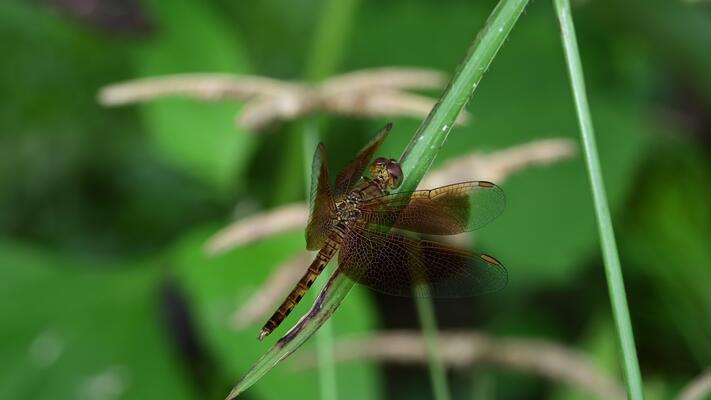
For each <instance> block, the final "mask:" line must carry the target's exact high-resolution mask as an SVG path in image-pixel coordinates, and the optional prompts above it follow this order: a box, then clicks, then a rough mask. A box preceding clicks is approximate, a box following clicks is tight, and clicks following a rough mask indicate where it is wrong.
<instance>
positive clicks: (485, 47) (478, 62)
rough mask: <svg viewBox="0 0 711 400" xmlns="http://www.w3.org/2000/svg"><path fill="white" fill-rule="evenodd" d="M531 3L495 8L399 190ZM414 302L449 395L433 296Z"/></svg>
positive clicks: (416, 173) (410, 157) (405, 159)
mask: <svg viewBox="0 0 711 400" xmlns="http://www.w3.org/2000/svg"><path fill="white" fill-rule="evenodd" d="M527 3H528V1H526V0H510V1H506V0H502V1H500V2H499V4H498V5H497V6H496V8H495V9H494V11H493V12H492V13H491V15H490V16H489V18H488V19H487V21H486V24H485V25H484V28H483V29H482V30H481V32H479V35H478V36H477V37H476V39H475V40H474V43H473V44H472V46H471V48H470V49H469V54H468V55H467V57H466V58H465V59H464V62H463V63H462V64H461V65H460V66H459V69H458V71H457V73H456V74H455V76H454V78H453V80H452V83H451V85H450V86H449V88H448V89H447V91H445V93H444V94H443V95H442V97H441V98H440V99H439V101H438V102H437V105H436V106H435V108H434V109H433V110H432V112H431V113H430V114H429V115H428V116H427V118H426V119H425V121H424V122H423V123H422V125H420V127H419V129H418V130H417V132H416V133H415V137H414V138H413V140H412V141H410V144H409V146H408V147H407V149H405V152H404V153H403V155H402V157H401V159H400V162H401V163H402V169H403V174H404V177H405V179H404V181H403V184H402V186H401V187H400V190H401V191H412V190H415V189H416V188H417V185H418V183H419V182H420V180H422V177H423V176H424V175H425V173H426V172H427V170H429V168H430V166H431V165H432V162H433V161H434V159H435V157H436V156H437V153H438V152H439V149H440V147H441V146H442V144H443V143H444V142H445V140H446V139H447V135H448V134H449V132H450V130H451V129H452V126H453V125H454V121H455V119H456V118H457V116H458V115H459V113H460V112H461V111H462V109H463V108H464V106H465V105H466V104H467V102H468V101H469V98H470V97H471V95H472V94H473V93H474V91H475V90H476V88H477V86H478V85H479V82H480V81H481V78H482V76H484V73H485V72H486V70H487V69H488V68H489V65H490V64H491V61H492V60H493V59H494V56H496V53H497V52H498V51H499V48H501V45H502V44H503V42H504V40H505V39H506V37H507V36H508V34H509V32H510V31H511V29H512V28H513V26H514V24H515V23H516V21H517V20H518V17H519V15H521V12H523V9H524V8H525V7H526V4H527ZM415 305H416V307H417V314H418V318H419V320H420V325H421V327H422V333H423V335H424V339H425V345H426V349H427V358H428V363H427V364H428V367H429V372H430V378H431V380H432V389H433V392H434V398H435V399H436V400H448V399H449V398H450V396H449V393H450V391H449V388H448V385H447V376H446V374H445V370H444V366H443V365H442V360H441V357H440V355H439V351H438V346H437V342H438V341H437V320H436V317H435V315H434V307H433V305H432V300H431V299H429V298H425V297H421V298H420V297H418V298H416V300H415Z"/></svg>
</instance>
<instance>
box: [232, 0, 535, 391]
mask: <svg viewBox="0 0 711 400" xmlns="http://www.w3.org/2000/svg"><path fill="white" fill-rule="evenodd" d="M527 3H528V0H502V1H501V2H500V3H499V4H498V5H497V6H496V8H495V9H494V11H493V12H492V14H491V15H490V17H489V19H488V20H487V22H486V25H485V26H484V28H483V29H482V31H481V32H480V33H479V35H478V36H477V38H476V39H475V41H474V43H473V45H472V47H471V48H470V50H469V52H468V54H467V56H466V58H465V59H464V63H463V64H462V65H461V66H460V68H459V69H458V71H457V73H456V74H455V76H454V78H453V81H452V83H451V85H450V86H449V87H448V88H447V89H446V90H445V92H444V94H443V95H442V97H441V98H440V100H439V102H438V103H437V105H436V106H435V108H434V109H433V110H432V111H431V112H430V115H429V116H428V117H427V118H426V119H425V121H424V122H423V123H422V125H421V126H420V128H419V129H418V130H417V132H416V133H415V135H414V137H413V139H412V140H411V141H410V144H409V145H408V147H407V149H406V150H405V153H404V154H403V156H402V158H401V162H402V167H403V171H405V180H404V181H403V184H402V186H401V187H400V190H402V191H405V190H412V189H414V188H415V187H416V186H417V184H418V183H419V181H420V180H421V179H422V177H423V176H424V175H425V173H426V172H427V170H428V169H429V167H430V165H431V164H432V161H433V160H434V158H435V156H436V154H437V152H438V151H439V148H440V147H441V145H442V143H444V141H445V139H446V138H447V135H448V134H449V131H450V130H451V127H452V125H453V124H454V121H455V119H456V117H457V115H459V112H460V111H461V110H462V109H463V108H464V106H465V104H466V103H467V101H468V100H469V97H470V96H471V94H472V93H473V92H474V90H475V89H476V87H477V85H478V83H479V81H480V80H481V77H482V76H483V74H484V72H485V71H486V69H487V68H488V67H489V64H491V61H492V60H493V58H494V56H496V53H497V52H498V50H499V48H500V47H501V45H502V44H503V42H504V40H505V39H506V37H507V36H508V33H509V32H510V31H511V28H512V27H513V25H514V24H515V22H516V20H517V19H518V17H519V15H520V14H521V12H522V11H523V9H524V7H525V6H526V4H527ZM353 285H354V282H353V281H352V280H351V279H349V278H348V277H346V276H345V275H343V274H342V273H340V271H339V270H338V269H336V271H335V272H334V273H333V274H332V275H331V277H330V278H329V280H328V282H327V283H326V285H325V287H324V289H323V290H322V291H321V293H319V295H318V297H317V298H316V301H315V302H314V304H313V306H312V307H311V309H310V310H309V312H308V313H307V314H306V315H304V316H303V317H302V318H301V319H300V320H299V321H298V322H297V323H296V325H294V326H293V327H292V328H291V329H290V330H289V331H288V332H287V333H286V334H285V335H284V336H283V337H282V338H281V339H279V340H278V341H277V342H276V343H275V344H274V346H273V347H272V348H270V349H269V350H268V351H267V353H265V354H264V355H263V356H262V357H261V358H260V359H259V360H258V361H257V362H256V364H255V365H254V366H253V367H252V369H250V370H249V371H248V372H247V374H246V375H245V376H244V377H243V378H242V380H241V381H240V382H238V383H237V385H236V386H235V388H234V389H233V390H232V392H231V393H230V395H229V396H228V399H233V398H235V397H236V396H237V395H239V394H240V393H242V392H244V391H245V390H246V389H247V388H249V387H250V386H252V385H253V384H255V383H256V382H257V381H258V380H259V379H260V378H261V377H262V376H264V375H265V374H266V373H267V372H269V370H271V369H272V368H273V367H274V366H276V365H277V364H278V363H279V362H281V361H282V360H283V359H285V358H286V357H288V356H289V355H291V354H292V353H293V352H294V351H295V350H296V349H298V348H299V347H300V346H301V345H302V344H303V343H304V342H306V340H307V339H308V338H310V337H311V335H313V334H314V333H315V332H316V331H317V330H318V329H319V327H320V326H321V325H322V324H323V323H324V322H326V321H327V320H328V319H329V318H330V316H331V315H333V313H334V312H335V311H336V310H337V309H338V306H339V305H340V304H341V302H342V301H343V299H344V298H345V296H346V295H347V294H348V292H349V291H350V290H351V289H352V288H353ZM430 307H431V304H430ZM425 311H426V312H427V313H429V314H430V316H431V317H432V318H431V321H432V323H431V324H428V325H431V326H430V328H426V332H427V331H428V330H429V332H436V327H435V323H434V313H433V312H432V309H431V308H430V309H429V311H427V310H425ZM427 318H428V316H425V320H424V321H427ZM433 337H436V336H433ZM436 349H437V348H436V346H434V348H433V351H436ZM442 373H443V372H442Z"/></svg>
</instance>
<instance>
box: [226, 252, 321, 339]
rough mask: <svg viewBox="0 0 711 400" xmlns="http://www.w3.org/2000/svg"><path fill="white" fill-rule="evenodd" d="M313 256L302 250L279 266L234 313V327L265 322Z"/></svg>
mask: <svg viewBox="0 0 711 400" xmlns="http://www.w3.org/2000/svg"><path fill="white" fill-rule="evenodd" d="M312 257H313V255H312V254H311V253H310V252H308V251H301V252H299V253H297V254H296V255H295V256H293V257H291V258H290V259H288V260H287V261H286V262H284V263H283V264H282V265H280V266H278V267H277V268H276V269H275V270H274V271H273V272H272V274H271V275H270V276H269V278H267V281H266V282H265V283H264V284H263V285H262V286H260V288H259V291H257V292H256V293H254V294H253V295H252V297H250V298H249V300H248V301H247V302H245V305H244V306H243V307H241V308H240V309H239V310H238V311H237V312H235V313H234V314H233V315H232V318H231V320H232V327H233V328H234V329H237V330H242V329H245V328H247V327H249V326H250V325H252V324H253V323H256V322H263V321H262V320H263V319H264V318H265V316H266V315H268V314H269V313H270V312H272V311H274V309H275V308H276V307H277V306H278V305H279V301H281V299H283V298H284V295H285V294H286V293H288V292H289V291H290V290H291V289H292V288H293V287H294V286H295V285H296V283H297V282H298V281H299V278H301V276H302V275H303V274H304V266H305V265H308V264H309V262H310V261H311V258H312Z"/></svg>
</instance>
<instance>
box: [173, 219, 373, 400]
mask: <svg viewBox="0 0 711 400" xmlns="http://www.w3.org/2000/svg"><path fill="white" fill-rule="evenodd" d="M213 232H214V228H205V229H199V230H196V231H194V232H193V233H191V234H189V235H187V236H186V237H185V239H184V240H183V241H181V242H179V243H178V244H176V246H175V247H174V251H173V253H172V254H173V256H172V257H171V261H170V262H171V264H172V265H174V266H175V268H176V271H177V274H178V277H179V279H180V282H181V284H182V286H183V287H184V288H185V290H186V292H187V293H188V297H189V299H190V301H191V304H194V308H195V311H196V314H197V316H198V318H199V320H198V321H197V322H198V325H199V328H200V330H201V332H202V334H203V335H204V337H205V338H206V339H207V343H208V346H209V347H210V351H211V352H212V353H213V354H214V357H216V358H217V359H218V360H219V361H220V363H221V365H223V366H224V367H225V368H226V369H227V372H228V376H230V377H232V378H233V379H237V378H239V377H241V376H242V375H243V374H244V373H245V372H246V371H247V370H248V369H249V368H250V367H251V366H252V365H253V364H254V362H255V361H256V360H257V358H258V357H259V356H260V355H261V354H262V353H264V351H265V350H266V349H268V348H269V347H270V346H271V345H272V342H274V341H275V340H276V339H278V337H279V336H281V333H282V332H283V331H285V330H286V329H288V327H289V326H291V325H293V324H294V323H295V322H296V321H297V320H298V318H299V316H300V315H302V314H304V313H306V312H307V311H308V309H309V307H310V306H311V301H309V297H308V296H307V298H306V299H304V300H302V301H301V303H300V304H299V305H298V306H297V307H296V308H295V309H294V311H293V312H292V313H291V315H290V316H289V318H287V319H286V321H285V322H284V324H283V325H282V326H281V327H280V328H279V332H276V333H275V334H274V335H272V336H270V337H268V338H267V339H265V340H264V342H259V341H257V334H258V333H259V328H261V324H260V325H259V326H256V325H255V326H253V327H251V328H247V329H246V330H244V331H237V330H234V329H233V328H231V326H230V321H231V317H232V314H233V313H234V312H235V311H236V310H237V309H238V308H239V307H240V306H242V305H243V304H244V302H245V301H246V300H247V299H248V298H249V296H251V295H252V294H253V293H254V291H255V290H257V288H258V287H259V286H260V285H261V284H262V283H263V282H264V281H265V280H266V279H267V276H268V275H269V273H270V271H271V270H273V269H274V268H276V267H277V266H278V265H279V264H280V263H282V262H284V261H286V260H287V259H288V258H289V257H291V256H292V255H294V254H296V253H297V251H301V249H303V247H304V238H303V234H302V233H301V232H294V233H291V234H288V235H282V236H278V237H274V238H270V239H267V240H264V241H261V242H259V243H255V244H252V245H249V246H246V247H243V248H238V249H235V250H233V251H230V252H228V253H226V254H224V255H220V256H217V257H208V256H206V255H205V253H204V251H203V246H204V243H205V241H206V239H207V238H208V236H209V234H211V233H213ZM307 267H308V265H304V272H305V271H306V268H307ZM327 277H328V273H327V271H326V272H324V273H323V274H321V276H320V277H319V279H327ZM285 296H286V294H285ZM267 317H268V316H267ZM267 317H265V321H266V318H267ZM335 318H336V321H337V322H336V323H335V324H334V326H335V335H336V340H337V336H338V334H339V333H341V332H347V333H349V334H350V333H359V332H364V331H369V330H372V329H373V328H374V323H375V321H374V311H373V310H372V305H371V304H370V303H369V302H368V300H367V297H366V296H365V293H362V292H361V293H354V295H353V296H349V298H348V299H347V300H346V301H345V302H344V304H343V305H342V306H341V308H340V309H339V312H338V313H337V314H336V316H335ZM260 322H264V321H260ZM297 367H298V366H296V365H294V364H290V363H289V362H286V363H284V364H282V365H279V366H278V367H276V368H275V369H274V370H272V371H271V372H270V373H269V374H267V376H266V377H264V379H263V380H262V381H260V382H259V385H255V386H254V387H253V388H252V389H251V391H250V393H253V394H254V395H255V396H259V397H260V398H264V399H285V398H298V399H302V398H303V399H314V398H318V395H319V389H318V381H317V373H316V371H315V370H309V371H300V370H297V369H298V368H297ZM376 372H377V369H376V368H374V366H373V365H372V364H371V363H354V364H352V365H339V366H338V371H337V372H336V374H337V379H338V380H339V381H340V382H344V384H339V385H338V390H339V399H353V400H356V399H372V398H377V395H378V393H380V389H379V386H380V385H379V383H378V379H377V376H376Z"/></svg>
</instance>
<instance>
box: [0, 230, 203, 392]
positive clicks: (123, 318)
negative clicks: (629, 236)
mask: <svg viewBox="0 0 711 400" xmlns="http://www.w3.org/2000/svg"><path fill="white" fill-rule="evenodd" d="M81 264H83V265H77V263H76V262H74V261H70V260H66V259H63V258H61V257H57V256H55V255H52V254H46V253H44V252H42V251H41V250H40V249H37V248H33V247H27V246H22V245H18V244H13V243H10V242H7V241H5V242H0V320H2V331H0V354H2V355H3V356H2V358H0V376H1V377H2V378H0V398H3V399H114V398H122V399H150V398H171V399H190V398H193V396H192V393H191V390H190V387H189V385H187V383H186V376H185V375H184V373H183V371H182V370H181V369H180V368H179V366H178V364H177V362H176V361H177V360H176V358H175V356H174V355H172V354H171V349H170V346H169V341H168V340H167V338H166V337H165V336H164V332H162V331H161V326H160V318H159V313H158V310H157V305H158V302H157V300H158V299H157V297H156V296H155V292H154V290H155V277H156V274H155V272H156V271H155V269H148V268H140V269H129V270H122V271H118V270H115V269H109V268H108V267H109V266H105V265H102V267H106V268H104V269H99V268H96V266H95V265H94V266H91V267H88V265H89V263H88V262H82V263H81Z"/></svg>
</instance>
